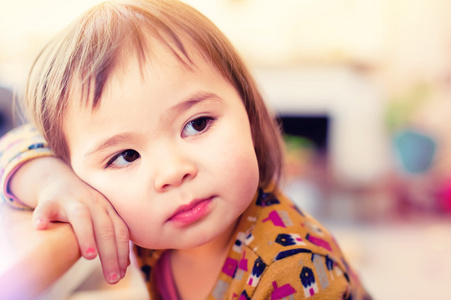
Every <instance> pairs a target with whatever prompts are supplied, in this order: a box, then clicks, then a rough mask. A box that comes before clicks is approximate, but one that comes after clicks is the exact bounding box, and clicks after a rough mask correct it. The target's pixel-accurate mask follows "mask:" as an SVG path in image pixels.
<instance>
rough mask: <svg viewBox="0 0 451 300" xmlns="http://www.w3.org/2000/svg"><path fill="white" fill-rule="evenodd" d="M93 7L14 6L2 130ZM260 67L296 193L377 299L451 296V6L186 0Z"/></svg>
mask: <svg viewBox="0 0 451 300" xmlns="http://www.w3.org/2000/svg"><path fill="white" fill-rule="evenodd" d="M96 2H100V1H93V0H77V1H65V0H15V1H6V0H0V86H1V88H0V133H4V132H6V130H8V129H10V128H11V127H12V126H14V125H13V124H14V123H13V118H12V114H11V113H10V111H11V99H12V98H13V97H16V98H20V97H21V96H22V95H23V91H24V86H25V83H26V78H27V75H28V71H29V69H30V66H31V64H32V62H33V60H34V58H35V57H36V55H37V54H38V53H39V51H40V49H41V48H42V47H43V46H44V45H45V44H46V43H47V42H48V41H49V39H50V38H51V37H53V36H54V34H55V33H56V32H58V31H59V30H60V29H62V28H63V27H64V26H65V25H67V24H68V22H70V20H72V19H74V18H75V17H76V16H78V15H79V14H80V13H82V12H83V11H84V10H85V9H87V8H88V7H90V6H91V5H92V4H93V3H96ZM184 2H187V3H188V4H191V5H192V6H194V7H196V8H197V9H199V10H200V11H201V12H202V13H204V14H205V15H206V16H207V17H209V18H210V19H211V20H212V21H213V22H214V23H215V24H216V25H217V26H218V27H219V28H220V29H221V30H222V31H223V32H224V33H225V34H226V35H227V36H228V37H229V38H230V40H231V41H232V43H234V45H235V46H236V48H237V49H238V50H239V52H240V53H241V54H242V56H243V57H244V59H245V60H246V61H247V62H248V64H249V67H250V68H251V70H252V71H253V73H254V75H255V77H256V80H257V82H258V84H259V86H260V88H261V91H262V93H263V95H264V98H265V100H266V101H267V103H268V105H269V106H270V107H271V109H272V110H273V111H274V113H275V114H276V115H277V116H278V119H279V121H280V124H281V126H282V128H283V130H284V132H285V139H286V141H287V178H286V180H285V189H286V191H287V193H288V194H289V195H290V196H291V197H292V198H293V200H295V202H297V203H298V204H299V206H300V207H301V208H303V209H304V210H305V211H307V212H309V213H310V214H312V215H313V216H315V217H316V218H317V219H319V220H320V221H322V222H323V223H325V224H326V225H327V226H328V227H329V229H330V230H331V231H332V232H333V233H335V235H336V237H337V239H338V241H339V243H340V244H341V245H342V247H343V249H344V250H345V252H346V254H347V256H348V257H349V259H350V260H351V261H352V264H353V265H354V267H355V268H356V270H357V272H358V273H359V274H360V276H361V279H362V281H363V283H364V284H365V286H366V287H367V288H368V290H369V292H370V293H371V294H372V295H373V296H374V298H375V299H449V297H451V296H450V295H451V286H450V285H449V284H448V281H449V279H450V278H451V260H450V259H449V258H448V256H449V253H451V226H450V225H451V133H450V132H449V130H448V128H450V125H451V117H450V113H451V18H450V17H449V12H450V11H451V0H428V1H412V0H277V1H276V0H185V1H184Z"/></svg>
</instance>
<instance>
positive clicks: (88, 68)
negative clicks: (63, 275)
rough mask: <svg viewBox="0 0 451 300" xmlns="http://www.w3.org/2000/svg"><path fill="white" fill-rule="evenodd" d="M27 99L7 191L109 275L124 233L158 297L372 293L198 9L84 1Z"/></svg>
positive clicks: (47, 52)
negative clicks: (302, 187) (62, 229)
mask: <svg viewBox="0 0 451 300" xmlns="http://www.w3.org/2000/svg"><path fill="white" fill-rule="evenodd" d="M25 106H26V108H27V111H28V113H29V115H30V118H31V120H32V122H33V124H34V126H35V127H36V128H37V129H38V131H36V130H34V129H33V128H32V127H30V125H27V126H24V127H22V128H19V129H17V130H16V131H14V132H12V133H10V134H9V135H8V136H6V137H5V138H4V139H3V141H2V144H1V149H2V150H4V153H3V155H2V158H1V160H2V162H3V165H2V167H3V168H4V169H5V171H4V172H3V177H2V182H3V185H4V187H5V191H4V194H5V201H7V202H10V203H11V204H12V205H15V206H24V207H35V208H36V209H35V212H34V221H35V225H36V227H37V228H40V229H45V228H46V226H47V224H48V222H49V221H55V220H58V221H64V222H69V223H71V224H72V226H73V228H74V231H75V234H76V235H77V238H78V241H79V245H80V249H81V253H82V255H83V256H85V257H86V258H93V257H95V256H96V255H97V253H99V254H100V256H101V259H102V264H103V268H104V275H105V278H106V280H107V281H108V282H110V283H115V282H117V281H118V280H120V278H122V277H123V276H124V274H125V269H126V267H127V258H128V250H127V249H128V248H127V243H128V240H129V239H130V240H131V241H132V242H133V243H134V252H135V255H136V257H137V261H138V263H139V267H140V268H141V270H142V273H143V277H144V279H145V280H146V283H147V288H148V291H149V294H150V295H151V297H152V299H159V298H162V299H207V298H208V299H251V298H252V299H268V298H271V299H282V298H285V297H291V298H296V299H303V298H309V297H312V299H351V298H353V299H363V298H368V297H367V296H366V293H365V292H364V290H363V289H362V287H361V285H360V283H359V281H358V279H357V277H356V276H355V275H354V273H353V272H352V270H351V268H350V267H349V265H348V263H347V262H346V260H345V259H344V257H343V255H342V253H341V252H340V250H339V247H338V245H337V244H336V242H335V240H334V239H333V238H332V236H331V235H330V233H329V232H328V231H327V230H326V229H325V228H324V227H323V226H321V225H320V224H319V223H318V222H317V221H315V220H314V219H312V218H311V217H310V216H308V215H307V214H305V213H304V212H302V211H301V210H299V209H298V208H296V207H295V206H294V205H293V204H292V202H290V201H289V200H288V199H287V198H286V197H285V196H284V195H283V194H282V193H281V192H280V188H279V178H280V172H281V165H282V158H281V156H282V155H281V154H282V146H281V142H280V140H281V139H280V133H279V131H278V129H277V126H276V125H275V124H274V122H273V120H272V119H271V116H270V114H269V113H268V111H267V109H266V107H265V105H264V103H263V101H262V98H261V96H260V94H259V93H258V91H257V88H256V85H255V83H254V81H253V79H252V77H251V76H250V74H249V72H248V71H247V69H246V67H245V65H244V64H243V62H242V61H241V59H240V58H239V56H238V55H237V53H236V51H235V50H234V49H233V47H232V46H231V45H230V43H229V42H228V40H227V39H226V38H225V37H224V36H223V34H222V33H221V32H220V31H219V30H218V29H217V28H216V27H215V26H214V25H213V24H212V23H211V22H210V21H209V20H207V19H206V18H205V17H204V16H202V15H201V14H200V13H199V12H197V11H195V10H194V9H193V8H191V7H189V6H187V5H185V4H183V3H180V2H177V1H175V0H165V1H160V0H158V1H157V0H147V1H144V0H143V1H139V0H134V1H124V2H106V3H103V4H100V5H98V6H96V7H94V8H93V9H92V10H90V11H89V12H87V13H86V14H84V15H83V16H82V17H81V18H80V19H79V20H77V21H76V22H75V23H73V24H72V25H71V26H70V27H69V28H67V29H66V30H65V31H64V32H63V33H62V34H61V35H59V36H57V37H56V38H55V39H54V40H53V41H52V42H51V43H50V44H49V45H48V46H47V47H46V48H45V49H44V50H43V52H42V53H41V54H40V56H39V57H38V59H37V60H36V63H35V65H34V66H33V69H32V71H31V74H30V78H29V84H28V89H27V94H26V105H25ZM37 132H40V134H42V135H43V137H44V140H41V137H40V135H39V134H38V133H37ZM45 141H47V142H48V145H47V143H46V142H45ZM8 145H12V146H10V147H9V146H8ZM49 149H51V150H52V151H53V152H50V150H49ZM37 157H39V158H38V159H33V160H31V158H37ZM60 159H61V160H60ZM25 162H26V163H25ZM66 163H67V165H66ZM68 165H70V167H71V169H69V167H68ZM42 166H44V167H45V169H43V168H42ZM17 170H18V171H17ZM72 170H73V172H74V173H75V174H76V175H77V176H75V175H73V173H72ZM37 174H39V176H36V175H37ZM12 175H14V176H12ZM36 177H39V178H36ZM80 179H81V181H80ZM43 181H45V182H46V184H43ZM24 184H27V185H28V186H29V188H28V189H27V191H23V188H21V187H22V186H24ZM74 185H75V186H76V187H77V188H76V189H74V188H73V187H72V188H71V189H70V190H68V189H67V188H66V187H68V186H74ZM80 195H81V196H80ZM110 203H111V204H110Z"/></svg>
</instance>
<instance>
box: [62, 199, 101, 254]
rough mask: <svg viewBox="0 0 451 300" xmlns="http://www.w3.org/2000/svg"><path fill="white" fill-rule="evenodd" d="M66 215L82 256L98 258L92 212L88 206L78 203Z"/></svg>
mask: <svg viewBox="0 0 451 300" xmlns="http://www.w3.org/2000/svg"><path fill="white" fill-rule="evenodd" d="M66 214H67V219H68V222H69V223H70V224H71V225H72V229H73V230H74V232H75V235H76V237H77V240H78V245H79V247H80V251H81V255H82V256H83V257H84V258H86V259H94V258H95V257H96V256H97V249H96V248H97V247H96V241H95V238H94V231H93V228H92V227H93V223H92V216H91V212H90V211H89V209H88V208H87V207H86V205H84V204H82V203H79V202H78V203H76V204H73V205H71V207H69V208H68V209H67V211H66Z"/></svg>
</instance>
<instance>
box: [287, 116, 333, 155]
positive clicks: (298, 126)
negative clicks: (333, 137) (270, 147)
mask: <svg viewBox="0 0 451 300" xmlns="http://www.w3.org/2000/svg"><path fill="white" fill-rule="evenodd" d="M278 120H279V124H281V126H282V130H283V133H284V134H289V135H292V136H297V137H302V138H306V139H308V140H309V141H310V142H311V143H312V144H313V147H314V150H315V151H316V153H317V154H320V155H327V154H328V152H329V126H330V118H329V116H327V115H280V116H279V117H278Z"/></svg>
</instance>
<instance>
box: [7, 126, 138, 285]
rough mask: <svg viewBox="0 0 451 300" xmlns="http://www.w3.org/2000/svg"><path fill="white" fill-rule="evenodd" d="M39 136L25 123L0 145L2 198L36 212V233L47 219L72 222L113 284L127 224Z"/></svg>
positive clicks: (85, 250)
mask: <svg viewBox="0 0 451 300" xmlns="http://www.w3.org/2000/svg"><path fill="white" fill-rule="evenodd" d="M30 132H32V133H31V134H30ZM37 135H38V134H37V132H36V131H34V130H33V129H30V126H29V125H27V126H24V127H21V128H18V129H16V130H14V131H13V132H11V133H10V134H8V135H6V136H5V137H4V138H3V139H2V140H1V141H0V177H1V182H2V183H3V191H4V193H3V195H2V196H3V197H4V199H5V201H6V202H10V203H11V204H13V206H19V207H30V208H35V210H34V213H33V223H34V226H35V227H36V228H37V229H46V228H47V227H48V225H49V222H51V221H60V222H68V223H70V224H71V225H72V228H73V230H74V232H75V235H76V236H77V240H78V243H79V246H80V251H81V253H82V255H83V256H84V257H85V258H87V259H93V258H95V257H96V256H97V253H99V256H100V259H101V261H102V267H103V272H104V276H105V279H106V280H107V281H108V282H109V283H116V282H117V281H119V280H120V279H121V278H123V277H124V275H125V271H126V268H127V266H128V261H129V258H128V254H129V237H128V228H127V226H126V225H125V223H124V222H123V221H122V219H121V218H120V217H119V215H118V214H117V213H116V211H115V210H114V208H113V207H112V206H111V204H110V203H109V201H108V200H107V199H106V198H105V197H104V196H103V195H102V194H100V193H99V192H97V191H96V190H94V189H93V188H91V187H90V186H89V185H87V184H86V183H84V182H83V181H82V180H81V179H79V178H78V177H77V176H76V175H75V174H74V173H73V171H72V169H71V168H70V167H69V166H68V165H67V164H65V163H64V162H63V161H61V160H60V159H58V158H56V157H53V156H51V152H50V150H49V149H48V148H47V145H46V144H45V142H44V143H42V142H38V143H36V141H37V140H39V138H40V139H42V137H40V136H37ZM33 152H35V153H33ZM30 153H31V154H30ZM36 153H37V154H38V155H33V154H36ZM43 153H45V154H43ZM36 156H37V157H36ZM23 157H25V158H26V159H22V158H23ZM1 170H4V172H1ZM1 173H3V174H1ZM18 199H20V201H19V200H18Z"/></svg>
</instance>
